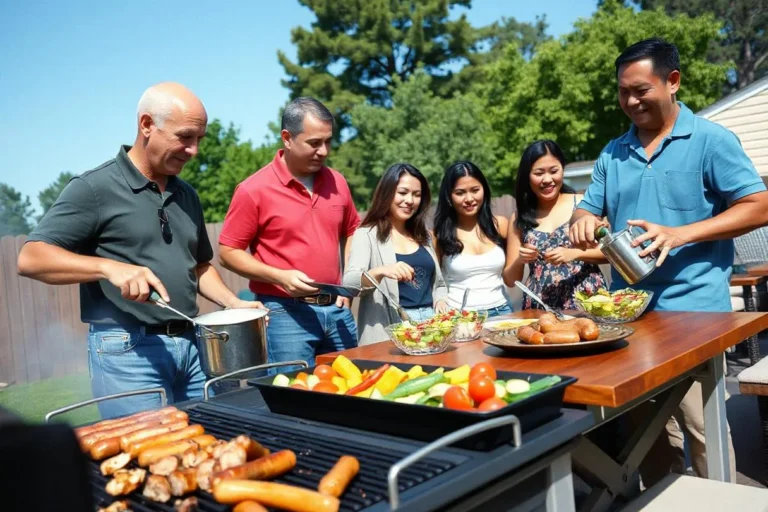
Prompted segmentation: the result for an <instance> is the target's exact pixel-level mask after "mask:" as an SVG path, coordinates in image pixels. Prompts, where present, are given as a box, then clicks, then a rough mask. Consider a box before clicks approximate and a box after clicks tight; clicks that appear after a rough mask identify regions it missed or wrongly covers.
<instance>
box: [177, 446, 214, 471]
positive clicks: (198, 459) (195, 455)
mask: <svg viewBox="0 0 768 512" xmlns="http://www.w3.org/2000/svg"><path fill="white" fill-rule="evenodd" d="M210 458H211V454H209V453H208V452H207V451H205V450H197V449H195V448H190V449H189V450H187V451H185V452H184V454H183V455H182V456H181V465H182V466H184V467H185V468H196V467H197V466H199V465H200V464H202V463H203V461H206V460H208V459H210Z"/></svg>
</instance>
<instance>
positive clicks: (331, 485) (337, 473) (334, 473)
mask: <svg viewBox="0 0 768 512" xmlns="http://www.w3.org/2000/svg"><path fill="white" fill-rule="evenodd" d="M358 471H360V462H358V460H357V459H356V458H354V457H352V456H350V455H344V456H342V457H341V458H340V459H339V461H338V462H337V463H336V465H334V466H333V467H332V468H331V470H330V471H329V472H328V473H327V474H326V475H325V476H324V477H323V478H322V480H320V485H318V486H317V490H318V491H320V493H322V494H327V495H328V496H334V497H336V498H338V497H339V496H341V495H342V494H344V490H345V489H346V488H347V486H348V485H349V483H350V482H351V481H352V479H353V478H355V476H356V475H357V472H358Z"/></svg>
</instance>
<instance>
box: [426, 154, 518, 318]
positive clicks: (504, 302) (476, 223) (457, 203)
mask: <svg viewBox="0 0 768 512" xmlns="http://www.w3.org/2000/svg"><path fill="white" fill-rule="evenodd" d="M506 232H507V219H505V218H504V217H497V216H494V215H493V213H492V212H491V188H490V187H489V186H488V180H486V179H485V176H484V175H483V173H482V171H480V169H479V168H478V167H477V166H476V165H475V164H473V163H472V162H467V161H462V162H456V163H455V164H453V165H451V166H450V167H449V168H448V169H447V170H446V171H445V176H443V182H442V184H441V185H440V196H439V197H438V200H437V211H436V212H435V239H436V244H435V245H436V249H437V254H438V256H439V257H440V262H441V264H442V267H443V276H444V277H445V282H446V284H447V285H448V297H446V301H447V302H448V306H449V307H451V308H453V309H459V308H460V307H461V302H462V299H463V297H464V291H465V290H467V289H469V290H470V292H469V295H468V296H467V304H466V306H465V309H468V310H487V311H488V316H498V315H504V314H507V313H511V312H512V307H511V306H510V304H509V300H508V298H507V296H506V293H505V287H504V281H503V280H502V277H501V272H502V271H503V270H504V263H505V253H504V248H505V247H506V241H505V239H504V234H506Z"/></svg>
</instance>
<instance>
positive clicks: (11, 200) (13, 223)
mask: <svg viewBox="0 0 768 512" xmlns="http://www.w3.org/2000/svg"><path fill="white" fill-rule="evenodd" d="M32 214H33V210H32V203H31V202H30V201H29V196H27V197H23V196H22V195H21V192H19V191H17V190H16V189H15V188H13V187H11V186H8V185H6V184H5V183H0V237H2V236H6V235H26V234H28V233H29V232H30V231H32V225H31V224H30V222H29V219H31V218H32Z"/></svg>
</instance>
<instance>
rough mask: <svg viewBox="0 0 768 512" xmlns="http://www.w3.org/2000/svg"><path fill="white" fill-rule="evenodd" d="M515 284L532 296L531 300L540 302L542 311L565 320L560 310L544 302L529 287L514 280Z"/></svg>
mask: <svg viewBox="0 0 768 512" xmlns="http://www.w3.org/2000/svg"><path fill="white" fill-rule="evenodd" d="M515 286H517V287H518V288H520V289H521V290H523V291H524V292H525V293H526V294H527V295H528V296H529V297H530V298H532V299H533V300H535V301H536V302H538V303H539V304H541V305H542V306H543V307H544V311H546V312H547V313H552V314H553V315H555V316H556V317H557V319H558V320H565V316H564V315H563V314H562V313H561V312H559V311H555V310H554V309H552V308H551V307H549V306H547V305H546V304H544V301H543V300H541V297H539V296H538V295H536V294H535V293H533V292H532V291H531V289H530V288H528V287H527V286H525V285H524V284H523V283H521V282H520V281H515Z"/></svg>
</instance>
